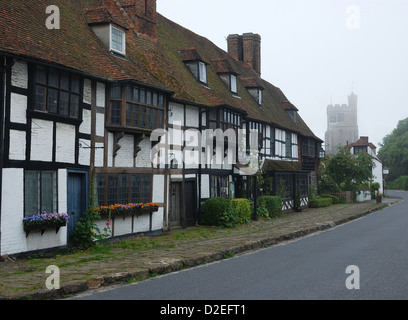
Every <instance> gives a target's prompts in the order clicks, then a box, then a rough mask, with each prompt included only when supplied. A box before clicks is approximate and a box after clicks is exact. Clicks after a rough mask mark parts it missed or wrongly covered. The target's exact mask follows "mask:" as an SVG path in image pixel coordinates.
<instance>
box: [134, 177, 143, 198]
mask: <svg viewBox="0 0 408 320" xmlns="http://www.w3.org/2000/svg"><path fill="white" fill-rule="evenodd" d="M139 184H140V178H139V175H132V177H131V188H132V192H131V202H133V203H135V202H136V203H137V202H142V200H141V198H140V196H139V194H140V187H139Z"/></svg>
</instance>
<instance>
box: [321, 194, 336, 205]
mask: <svg viewBox="0 0 408 320" xmlns="http://www.w3.org/2000/svg"><path fill="white" fill-rule="evenodd" d="M320 197H321V198H330V199H332V202H333V204H339V203H340V198H339V197H336V196H334V195H332V194H321V195H320Z"/></svg>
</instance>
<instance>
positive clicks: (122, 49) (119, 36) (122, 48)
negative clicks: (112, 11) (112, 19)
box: [110, 24, 126, 55]
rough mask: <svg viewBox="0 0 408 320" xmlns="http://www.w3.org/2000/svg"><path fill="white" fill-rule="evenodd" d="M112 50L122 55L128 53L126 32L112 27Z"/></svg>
mask: <svg viewBox="0 0 408 320" xmlns="http://www.w3.org/2000/svg"><path fill="white" fill-rule="evenodd" d="M110 50H111V51H113V52H116V53H119V54H121V55H125V53H126V34H125V31H123V30H121V29H119V28H117V27H115V26H113V25H112V24H111V25H110Z"/></svg>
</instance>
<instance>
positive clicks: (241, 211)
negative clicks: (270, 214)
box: [201, 197, 251, 228]
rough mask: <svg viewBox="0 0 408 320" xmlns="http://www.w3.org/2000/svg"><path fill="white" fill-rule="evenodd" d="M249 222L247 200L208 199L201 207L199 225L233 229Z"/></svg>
mask: <svg viewBox="0 0 408 320" xmlns="http://www.w3.org/2000/svg"><path fill="white" fill-rule="evenodd" d="M250 220H251V206H250V203H249V200H248V199H226V198H222V197H214V198H210V199H208V200H207V201H205V202H204V203H203V205H202V206H201V223H202V224H203V225H207V226H217V227H223V228H230V227H234V226H235V225H237V224H244V223H247V222H249V221H250Z"/></svg>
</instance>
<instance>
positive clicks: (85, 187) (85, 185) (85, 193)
mask: <svg viewBox="0 0 408 320" xmlns="http://www.w3.org/2000/svg"><path fill="white" fill-rule="evenodd" d="M71 173H74V174H80V175H82V177H81V201H82V203H81V207H82V210H81V215H80V217H82V216H83V213H84V211H85V210H86V209H87V208H88V199H89V170H83V169H67V214H68V216H69V215H70V199H69V192H68V191H69V190H68V188H69V175H70V174H71ZM68 223H69V222H68ZM69 236H70V234H69V233H68V232H67V243H68V244H70V242H72V241H69Z"/></svg>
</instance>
